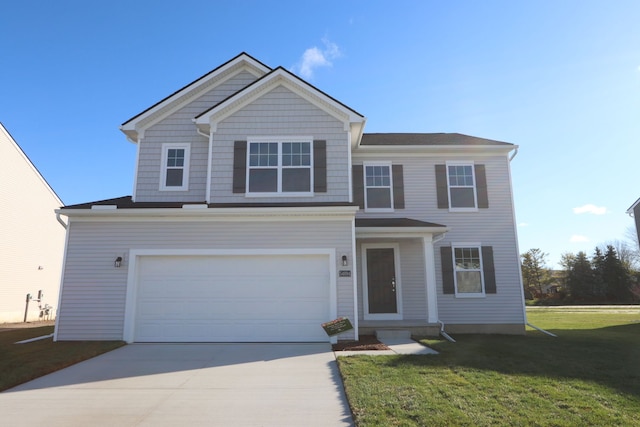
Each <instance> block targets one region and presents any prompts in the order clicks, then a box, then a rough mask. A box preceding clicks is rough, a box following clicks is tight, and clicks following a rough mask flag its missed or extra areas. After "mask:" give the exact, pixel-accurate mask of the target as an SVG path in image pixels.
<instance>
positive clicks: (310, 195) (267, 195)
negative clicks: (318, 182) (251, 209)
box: [245, 192, 315, 198]
mask: <svg viewBox="0 0 640 427" xmlns="http://www.w3.org/2000/svg"><path fill="white" fill-rule="evenodd" d="M314 195H315V194H314V193H293V192H292V193H245V197H251V198H259V197H313V196H314Z"/></svg>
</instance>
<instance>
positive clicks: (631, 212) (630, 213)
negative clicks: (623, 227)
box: [626, 199, 640, 216]
mask: <svg viewBox="0 0 640 427" xmlns="http://www.w3.org/2000/svg"><path fill="white" fill-rule="evenodd" d="M638 204H640V199H638V200H636V201H635V202H634V203H633V204H632V205H631V206H630V207H629V209H627V212H626V213H627V215H631V216H633V214H634V212H633V211H634V210H635V208H636V206H638Z"/></svg>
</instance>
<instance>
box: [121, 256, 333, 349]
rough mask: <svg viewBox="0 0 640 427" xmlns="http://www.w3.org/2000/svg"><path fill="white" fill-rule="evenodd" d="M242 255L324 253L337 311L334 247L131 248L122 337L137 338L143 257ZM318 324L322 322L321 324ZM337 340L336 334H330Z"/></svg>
mask: <svg viewBox="0 0 640 427" xmlns="http://www.w3.org/2000/svg"><path fill="white" fill-rule="evenodd" d="M242 255H265V256H268V255H323V256H327V257H328V263H329V265H328V267H329V317H330V319H327V320H331V319H335V318H336V317H337V316H338V315H337V312H338V301H337V295H338V291H337V269H336V250H335V249H334V248H317V249H308V248H304V249H137V248H136V249H130V250H129V255H128V261H129V270H128V275H127V292H126V299H125V312H124V326H123V331H122V336H123V340H124V341H126V342H127V343H132V342H134V338H135V336H134V332H135V331H134V330H135V318H136V303H137V287H138V281H139V277H138V276H139V273H138V262H139V258H141V257H153V256H242ZM318 326H319V325H318ZM331 342H332V343H335V342H337V338H336V337H333V338H331Z"/></svg>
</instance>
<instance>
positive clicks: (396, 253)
mask: <svg viewBox="0 0 640 427" xmlns="http://www.w3.org/2000/svg"><path fill="white" fill-rule="evenodd" d="M361 248H362V253H361V257H362V299H363V301H362V308H363V311H364V313H363V316H364V319H365V320H402V279H401V277H400V271H401V268H400V245H399V244H398V243H362V245H361ZM367 249H393V260H394V268H395V279H396V310H397V312H396V313H369V283H368V271H367Z"/></svg>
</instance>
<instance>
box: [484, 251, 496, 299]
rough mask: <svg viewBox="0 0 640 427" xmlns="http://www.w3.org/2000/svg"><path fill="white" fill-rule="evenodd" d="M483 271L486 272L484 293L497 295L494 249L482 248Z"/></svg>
mask: <svg viewBox="0 0 640 427" xmlns="http://www.w3.org/2000/svg"><path fill="white" fill-rule="evenodd" d="M482 271H483V272H484V292H485V293H486V294H495V293H496V270H495V267H494V264H493V247H491V246H483V247H482Z"/></svg>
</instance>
